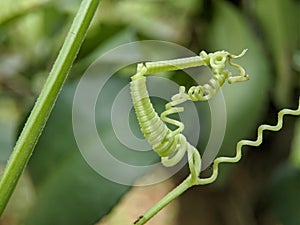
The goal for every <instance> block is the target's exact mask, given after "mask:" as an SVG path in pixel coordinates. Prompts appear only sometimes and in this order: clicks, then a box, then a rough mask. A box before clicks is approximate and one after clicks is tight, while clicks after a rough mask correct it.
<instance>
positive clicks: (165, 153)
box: [130, 50, 300, 225]
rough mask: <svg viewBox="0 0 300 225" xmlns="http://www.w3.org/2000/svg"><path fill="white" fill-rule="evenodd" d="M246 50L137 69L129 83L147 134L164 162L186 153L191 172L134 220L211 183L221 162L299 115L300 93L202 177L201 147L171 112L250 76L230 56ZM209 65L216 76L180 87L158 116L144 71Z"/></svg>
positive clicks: (147, 216) (233, 160) (230, 160)
mask: <svg viewBox="0 0 300 225" xmlns="http://www.w3.org/2000/svg"><path fill="white" fill-rule="evenodd" d="M246 51H247V50H244V51H243V52H242V53H241V54H240V55H237V56H236V55H232V54H230V53H228V52H225V51H218V52H215V53H210V54H207V53H206V52H204V51H202V52H201V53H200V56H196V57H190V58H184V59H176V60H166V61H161V62H146V63H141V64H139V65H138V67H137V73H136V74H135V75H134V76H132V78H131V79H132V81H131V83H130V88H131V95H132V100H133V105H134V108H135V111H136V115H137V118H138V121H139V124H140V126H141V131H142V132H143V134H144V136H145V138H146V139H147V140H148V142H149V143H150V144H151V145H152V146H153V150H154V151H156V152H157V153H158V154H159V155H160V156H161V162H162V164H163V165H165V166H168V167H169V166H174V165H176V164H177V163H178V162H179V161H180V160H181V159H182V158H183V157H184V155H185V153H187V155H188V165H189V169H190V175H189V176H188V177H187V178H186V179H185V180H184V181H183V182H182V183H181V184H180V185H178V186H177V187H176V188H175V189H174V190H172V191H171V192H170V193H169V194H167V195H166V196H165V197H164V198H163V199H161V200H160V201H159V202H158V203H157V205H156V206H154V207H152V208H151V209H149V210H148V211H147V212H146V213H145V214H144V215H143V216H140V217H139V219H137V220H136V221H135V222H134V224H136V225H142V224H144V223H146V222H147V221H148V220H149V219H150V218H151V217H153V216H154V215H155V214H156V213H157V212H158V211H159V210H160V209H162V208H163V207H164V206H166V205H167V204H168V203H170V202H171V201H172V200H174V199H175V198H176V197H178V196H179V195H180V194H181V193H183V192H184V191H185V190H187V189H188V188H189V187H191V186H194V185H204V184H209V183H212V182H214V181H215V180H216V178H217V177H218V172H219V164H221V163H236V162H238V161H239V160H240V159H241V157H242V147H243V146H246V145H247V146H255V147H256V146H259V145H260V144H261V143H262V142H263V132H264V131H265V130H268V131H279V130H280V129H281V128H282V126H283V117H284V116H285V115H300V97H299V100H298V108H297V109H296V110H292V109H283V110H281V111H280V112H279V113H278V120H277V124H276V125H266V124H263V125H261V126H259V127H258V130H257V139H256V140H255V141H251V140H241V141H239V142H238V143H237V145H236V154H235V156H233V157H224V156H222V157H217V158H216V159H215V160H214V162H213V171H212V174H211V176H210V177H208V178H201V177H200V170H201V156H200V154H199V152H198V150H197V149H196V148H195V147H194V146H192V145H191V144H190V143H189V142H188V141H187V140H186V137H185V136H184V135H183V134H182V131H183V130H184V124H183V123H182V122H181V121H177V120H175V119H171V118H169V117H168V116H169V115H171V114H174V113H179V112H183V111H184V108H183V107H179V106H178V105H180V104H182V103H184V102H185V101H188V100H191V101H206V100H209V99H210V98H212V97H213V96H214V95H215V94H216V93H217V92H218V91H219V89H220V88H221V86H222V85H223V84H224V83H225V81H226V80H227V81H228V83H229V84H231V83H235V82H243V81H247V80H248V79H249V77H248V75H247V74H246V72H245V70H244V69H243V68H242V67H241V66H240V65H238V64H235V63H232V62H231V59H236V58H239V57H241V56H243V55H244V54H245V52H246ZM226 61H228V63H229V65H231V66H233V67H235V68H237V69H238V70H239V75H237V76H232V74H231V72H230V71H228V70H226V69H225V63H226ZM202 65H204V66H209V67H210V69H211V70H212V72H213V77H212V78H211V79H210V80H209V82H208V83H207V84H204V85H199V86H192V87H191V88H190V89H189V90H188V92H187V93H186V92H185V87H184V86H180V87H179V93H178V94H175V95H174V96H173V97H172V98H171V102H169V103H167V104H166V106H165V111H164V112H163V113H162V114H161V116H160V117H159V116H158V114H157V113H156V112H155V110H154V108H153V106H152V103H151V101H150V99H149V94H148V91H147V88H146V77H145V75H147V74H150V73H154V72H163V71H171V70H178V69H185V68H189V67H195V66H202ZM166 123H168V124H172V125H174V126H176V127H177V129H175V130H170V129H169V128H168V127H167V125H166Z"/></svg>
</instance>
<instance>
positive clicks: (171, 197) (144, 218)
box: [133, 175, 195, 225]
mask: <svg viewBox="0 0 300 225" xmlns="http://www.w3.org/2000/svg"><path fill="white" fill-rule="evenodd" d="M194 183H195V182H194V179H192V176H191V175H190V176H188V177H187V178H186V179H185V180H184V181H183V182H182V183H181V184H179V185H178V186H177V187H176V188H174V189H173V190H172V191H171V192H169V193H168V194H167V195H166V196H165V197H163V198H162V199H161V200H160V201H159V202H157V203H156V204H155V205H154V206H153V207H152V208H150V209H149V210H148V211H147V212H146V213H145V214H144V215H143V216H141V217H140V218H139V219H138V220H137V221H136V222H134V224H133V225H143V224H145V223H146V222H147V221H149V220H150V219H151V218H152V217H153V216H155V215H156V214H157V213H158V212H159V211H160V210H161V209H162V208H164V207H165V206H166V205H168V204H169V203H170V202H171V201H173V200H174V199H175V198H177V197H178V196H179V195H181V194H182V193H183V192H185V191H186V190H187V189H189V188H190V187H192V186H193V185H194Z"/></svg>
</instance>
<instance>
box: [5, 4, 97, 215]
mask: <svg viewBox="0 0 300 225" xmlns="http://www.w3.org/2000/svg"><path fill="white" fill-rule="evenodd" d="M98 4H99V0H83V1H82V3H81V5H80V8H79V10H78V12H77V14H76V16H75V18H74V21H73V24H72V26H71V28H70V30H69V32H68V34H67V37H66V39H65V42H64V44H63V46H62V48H61V51H60V53H59V55H58V57H57V59H56V61H55V63H54V65H53V68H52V70H51V72H50V74H49V77H48V79H47V81H46V83H45V85H44V88H43V89H42V91H41V94H40V96H39V97H38V99H37V101H36V103H35V105H34V108H33V109H32V111H31V114H30V116H29V118H28V120H27V122H26V124H25V126H24V128H23V131H22V132H21V134H20V136H19V138H18V141H17V143H16V146H15V148H14V150H13V152H12V154H11V156H10V158H9V161H8V163H7V165H6V168H5V170H4V173H3V174H2V177H1V180H0V216H1V215H2V213H3V211H4V209H5V207H6V205H7V203H8V201H9V199H10V196H11V195H12V193H13V191H14V189H15V186H16V184H17V182H18V180H19V178H20V176H21V174H22V172H23V170H24V168H25V166H26V164H27V162H28V160H29V158H30V156H31V154H32V152H33V150H34V147H35V145H36V143H37V141H38V139H39V136H40V134H41V132H42V130H43V128H44V126H45V124H46V122H47V120H48V117H49V115H50V113H51V111H52V108H53V106H54V104H55V101H56V99H57V96H58V95H59V92H60V90H61V88H62V86H63V83H64V81H65V79H66V77H67V74H68V72H69V70H70V68H71V66H72V64H73V61H74V59H75V58H76V55H77V53H78V51H79V49H80V46H81V44H82V42H83V40H84V37H85V34H86V32H87V30H88V27H89V25H90V23H91V20H92V18H93V16H94V14H95V12H96V9H97V7H98Z"/></svg>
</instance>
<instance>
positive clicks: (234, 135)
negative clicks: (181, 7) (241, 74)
mask: <svg viewBox="0 0 300 225" xmlns="http://www.w3.org/2000/svg"><path fill="white" fill-rule="evenodd" d="M208 40H209V46H210V48H211V49H212V50H213V51H215V50H226V51H229V52H230V53H232V54H239V53H240V52H241V51H242V50H243V49H248V51H247V53H246V55H244V56H243V57H242V58H239V59H237V60H234V62H236V63H238V64H240V65H242V66H243V67H244V68H245V70H246V72H247V74H249V77H250V80H249V81H246V82H242V83H236V84H232V85H229V84H225V85H224V86H223V87H222V92H223V94H224V97H225V102H226V109H227V127H226V135H225V139H224V142H223V146H222V149H221V154H222V155H233V154H235V149H236V143H237V142H238V141H239V140H241V139H244V138H246V139H249V138H251V137H252V136H253V134H255V133H256V132H255V129H256V127H257V124H258V122H260V119H261V118H262V117H263V114H264V113H265V112H266V109H267V107H266V104H267V103H268V92H269V88H270V69H269V62H268V60H267V57H266V56H265V54H264V52H263V51H262V48H261V46H260V45H259V42H258V40H257V39H256V37H255V34H254V33H253V32H252V31H251V29H250V27H249V25H248V24H247V22H246V20H245V17H243V15H241V14H240V12H239V11H238V10H237V9H236V8H234V6H233V5H231V4H229V3H227V2H225V1H218V2H217V3H216V5H215V17H214V20H213V22H212V24H211V29H210V33H209V36H208ZM232 72H233V74H237V73H238V71H236V70H232ZM254 138H256V137H254ZM221 171H222V170H221Z"/></svg>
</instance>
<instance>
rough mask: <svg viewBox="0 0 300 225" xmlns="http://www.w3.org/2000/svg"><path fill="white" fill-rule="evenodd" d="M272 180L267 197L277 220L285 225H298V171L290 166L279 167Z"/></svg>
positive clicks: (299, 198) (299, 208) (299, 179)
mask: <svg viewBox="0 0 300 225" xmlns="http://www.w3.org/2000/svg"><path fill="white" fill-rule="evenodd" d="M274 174H275V176H274V177H273V178H272V183H271V187H270V194H269V195H268V197H269V199H270V201H271V203H272V207H273V210H274V211H275V213H276V215H277V216H278V219H279V220H280V222H281V223H282V224H285V225H298V224H300V217H299V212H300V205H299V202H300V182H299V181H300V170H299V168H296V167H294V166H293V165H292V164H284V165H283V166H281V167H280V168H279V169H278V170H277V171H276V173H274Z"/></svg>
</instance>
